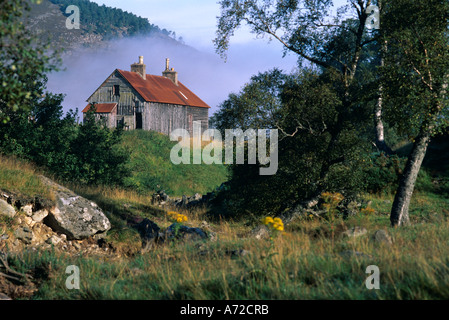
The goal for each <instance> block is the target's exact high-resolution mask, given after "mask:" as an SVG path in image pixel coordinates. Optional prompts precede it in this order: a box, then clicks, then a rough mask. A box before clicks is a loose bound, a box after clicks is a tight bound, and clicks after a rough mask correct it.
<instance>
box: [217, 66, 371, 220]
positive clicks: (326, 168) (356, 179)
mask: <svg viewBox="0 0 449 320" xmlns="http://www.w3.org/2000/svg"><path fill="white" fill-rule="evenodd" d="M267 79H268V78H267ZM273 92H277V94H278V95H277V96H276V97H274V98H277V99H279V101H280V107H279V108H278V110H277V111H276V113H274V115H271V114H270V116H272V119H277V120H276V122H277V123H276V126H275V128H279V130H280V134H279V136H280V140H279V145H278V156H279V159H278V163H279V168H278V171H277V173H276V174H275V175H272V176H261V175H260V174H259V166H258V165H250V164H243V165H232V166H231V172H232V175H231V180H230V181H229V190H225V191H223V192H222V194H220V195H219V196H218V197H217V199H216V201H215V203H216V205H217V208H215V209H216V210H218V211H219V213H220V214H222V215H232V216H244V215H245V214H254V215H269V214H273V212H281V211H283V210H284V209H286V208H288V207H289V206H291V205H292V204H293V203H295V202H297V201H302V200H304V199H309V198H312V197H314V196H316V195H319V194H321V192H323V191H335V192H341V193H343V194H345V196H348V195H352V194H355V193H357V192H359V191H362V190H364V179H363V171H362V170H361V168H362V163H363V162H362V161H363V160H364V158H365V157H364V154H366V150H365V148H364V146H366V140H365V139H364V137H363V135H360V132H359V130H358V128H359V126H361V123H362V122H361V119H360V118H358V117H357V115H353V114H352V115H351V114H348V113H344V112H345V109H344V108H342V102H341V100H340V99H339V97H338V94H337V92H336V90H335V89H334V88H333V87H332V85H331V84H330V83H329V82H328V80H327V79H326V77H322V76H320V75H318V74H316V73H314V72H310V71H304V72H303V73H302V74H298V75H291V76H290V77H289V80H288V81H286V82H285V83H282V84H280V85H279V87H278V88H277V90H275V91H273ZM226 105H227V104H226V103H224V104H223V106H226ZM235 105H236V106H237V107H238V106H239V104H235ZM223 114H225V112H224V113H223ZM220 115H221V114H220V113H218V117H219V116H220ZM342 119H344V120H342ZM251 120H254V121H256V122H257V121H258V119H257V118H249V119H247V121H248V124H249V125H251ZM221 129H223V128H221ZM246 154H247V153H246ZM245 163H247V162H245Z"/></svg>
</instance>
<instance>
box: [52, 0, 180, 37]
mask: <svg viewBox="0 0 449 320" xmlns="http://www.w3.org/2000/svg"><path fill="white" fill-rule="evenodd" d="M50 2H51V3H54V4H56V5H59V6H60V9H61V12H62V13H64V15H66V16H67V17H68V16H69V15H70V14H67V13H65V12H66V8H67V7H68V6H70V5H75V6H77V7H78V8H79V9H80V12H82V14H80V24H81V25H82V26H83V29H85V31H87V32H93V33H96V34H101V35H103V36H106V37H113V36H119V35H128V36H132V35H137V34H142V33H149V32H158V33H161V34H164V35H167V36H169V35H171V34H172V32H170V31H167V30H166V29H161V28H159V27H158V26H156V25H154V24H152V23H150V22H149V21H148V19H146V18H142V17H139V16H137V15H135V14H133V13H130V12H128V11H123V10H122V9H118V8H111V7H107V6H105V5H104V4H103V5H102V6H99V5H98V4H96V3H94V2H90V1H89V0H50Z"/></svg>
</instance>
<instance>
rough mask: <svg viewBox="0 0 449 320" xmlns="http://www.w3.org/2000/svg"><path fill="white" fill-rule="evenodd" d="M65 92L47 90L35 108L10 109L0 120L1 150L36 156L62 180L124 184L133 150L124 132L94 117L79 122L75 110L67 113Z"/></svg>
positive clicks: (33, 159)
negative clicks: (123, 140) (4, 120)
mask: <svg viewBox="0 0 449 320" xmlns="http://www.w3.org/2000/svg"><path fill="white" fill-rule="evenodd" d="M62 100H63V96H62V95H53V94H46V95H45V97H44V98H41V99H37V100H36V101H35V105H34V106H33V108H32V110H31V111H29V112H27V111H25V110H21V111H18V112H14V113H11V116H10V119H11V121H9V122H7V123H3V124H0V134H1V135H2V136H3V137H4V139H2V140H1V141H0V151H1V152H2V153H3V154H7V155H15V156H18V157H21V158H25V159H28V160H31V161H32V162H34V163H35V164H37V165H39V166H42V167H44V168H46V170H47V171H48V172H50V173H52V174H55V175H56V176H57V177H58V178H59V179H60V180H65V181H76V182H78V183H81V184H110V185H114V184H121V183H122V181H123V179H124V178H125V177H126V176H127V175H128V171H127V169H126V167H125V165H126V162H127V160H128V154H127V153H126V152H125V151H124V150H123V149H121V148H120V147H119V145H118V144H119V142H120V137H121V132H122V131H121V130H120V129H117V130H110V129H108V128H106V127H104V126H102V125H101V124H99V123H97V122H95V121H94V119H93V117H94V115H93V114H92V113H90V114H89V115H88V116H87V118H86V122H85V123H84V124H82V125H78V124H77V118H76V112H73V111H70V112H68V113H67V114H66V115H65V116H64V117H62V115H63V111H62V106H61V103H62Z"/></svg>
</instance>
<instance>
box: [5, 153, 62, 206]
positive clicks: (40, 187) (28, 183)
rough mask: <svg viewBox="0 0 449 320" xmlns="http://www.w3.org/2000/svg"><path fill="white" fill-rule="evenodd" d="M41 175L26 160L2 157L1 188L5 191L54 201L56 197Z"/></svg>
mask: <svg viewBox="0 0 449 320" xmlns="http://www.w3.org/2000/svg"><path fill="white" fill-rule="evenodd" d="M40 174H42V172H41V171H40V170H39V169H37V168H36V167H35V166H34V165H32V164H30V163H29V162H27V161H25V160H21V159H17V158H14V157H6V156H2V155H0V188H1V189H2V190H4V191H9V192H12V193H15V194H19V195H21V196H25V197H33V198H34V197H35V196H41V197H42V198H45V199H50V200H52V199H53V197H54V196H53V194H52V193H51V191H50V189H49V187H48V186H46V185H45V184H44V183H43V182H42V181H41V179H40V178H39V175H40Z"/></svg>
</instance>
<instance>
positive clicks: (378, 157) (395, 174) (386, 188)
mask: <svg viewBox="0 0 449 320" xmlns="http://www.w3.org/2000/svg"><path fill="white" fill-rule="evenodd" d="M405 161H406V159H405V158H400V157H399V156H397V155H386V154H385V153H383V152H380V153H373V154H371V156H370V158H369V161H367V162H366V164H365V166H364V167H363V171H364V173H365V179H366V180H365V181H366V190H367V191H368V192H370V193H384V194H390V193H391V192H393V191H394V190H395V189H396V188H397V185H398V183H399V179H400V177H401V174H402V170H403V169H404V166H405Z"/></svg>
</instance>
